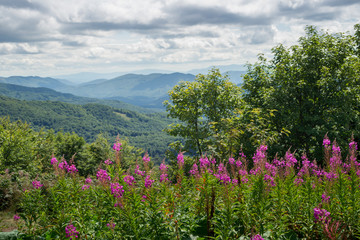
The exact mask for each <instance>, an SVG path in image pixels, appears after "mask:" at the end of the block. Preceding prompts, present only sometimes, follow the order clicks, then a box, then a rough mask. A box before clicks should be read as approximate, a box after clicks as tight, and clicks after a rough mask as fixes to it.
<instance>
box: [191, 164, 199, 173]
mask: <svg viewBox="0 0 360 240" xmlns="http://www.w3.org/2000/svg"><path fill="white" fill-rule="evenodd" d="M190 174H191V175H195V176H198V175H199V169H198V166H197V165H196V163H194V165H193V166H192V168H191V170H190Z"/></svg>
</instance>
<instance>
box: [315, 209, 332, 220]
mask: <svg viewBox="0 0 360 240" xmlns="http://www.w3.org/2000/svg"><path fill="white" fill-rule="evenodd" d="M329 216H330V213H329V212H328V211H326V210H325V209H320V208H314V218H315V222H322V221H326V218H327V217H329Z"/></svg>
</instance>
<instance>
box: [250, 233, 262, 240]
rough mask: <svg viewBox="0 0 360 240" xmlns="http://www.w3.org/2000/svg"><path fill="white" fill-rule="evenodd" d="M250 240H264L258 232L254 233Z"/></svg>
mask: <svg viewBox="0 0 360 240" xmlns="http://www.w3.org/2000/svg"><path fill="white" fill-rule="evenodd" d="M251 240H264V239H263V238H262V237H261V236H260V235H259V234H256V235H255V236H253V237H252V238H251Z"/></svg>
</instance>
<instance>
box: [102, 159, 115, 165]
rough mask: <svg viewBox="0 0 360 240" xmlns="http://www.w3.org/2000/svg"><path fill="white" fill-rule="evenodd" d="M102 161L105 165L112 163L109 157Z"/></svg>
mask: <svg viewBox="0 0 360 240" xmlns="http://www.w3.org/2000/svg"><path fill="white" fill-rule="evenodd" d="M104 163H105V164H106V165H111V164H113V162H112V161H111V160H110V159H107V160H105V161H104Z"/></svg>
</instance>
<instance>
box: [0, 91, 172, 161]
mask: <svg viewBox="0 0 360 240" xmlns="http://www.w3.org/2000/svg"><path fill="white" fill-rule="evenodd" d="M0 116H10V119H11V120H12V121H16V120H21V121H23V122H27V123H29V124H30V125H31V127H32V128H33V129H34V130H36V131H39V130H40V129H42V128H44V129H47V130H50V129H53V130H54V131H55V132H59V131H63V132H69V133H72V132H74V133H76V134H77V135H79V136H80V137H82V138H84V141H86V142H93V141H95V140H96V136H97V135H99V134H103V135H104V137H107V138H108V139H112V140H114V139H115V137H116V136H118V135H119V136H120V138H122V139H124V138H127V139H128V141H129V142H130V143H131V144H132V145H133V146H136V147H139V148H142V149H144V150H145V151H148V152H149V154H150V155H151V156H152V157H153V158H154V160H157V161H155V162H157V163H159V162H160V161H162V159H163V158H164V153H165V152H166V150H167V146H168V144H169V143H171V142H172V141H174V140H175V138H174V137H171V136H169V135H167V134H166V133H165V132H163V131H162V130H163V129H164V128H165V127H166V126H167V125H168V124H170V123H171V122H172V120H169V119H167V118H166V116H165V115H164V114H160V113H152V114H141V113H137V112H133V111H130V110H125V109H118V108H112V107H109V106H105V105H101V104H96V103H90V104H84V105H75V104H69V103H64V102H56V101H24V100H17V99H13V98H9V97H5V96H0ZM74 153H76V152H73V153H72V154H74Z"/></svg>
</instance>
